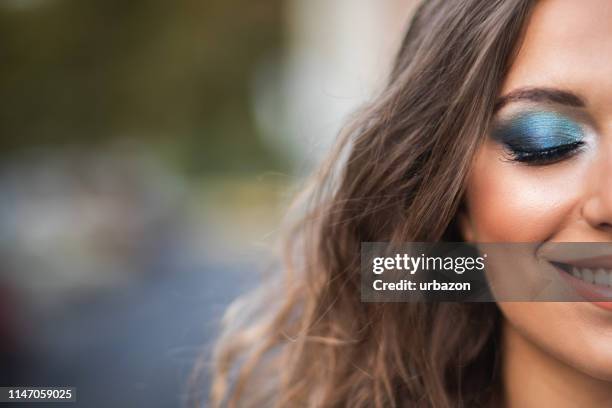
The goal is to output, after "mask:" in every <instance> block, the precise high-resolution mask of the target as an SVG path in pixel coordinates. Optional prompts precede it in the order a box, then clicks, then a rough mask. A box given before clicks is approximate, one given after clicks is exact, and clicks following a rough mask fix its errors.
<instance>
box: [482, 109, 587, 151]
mask: <svg viewBox="0 0 612 408" xmlns="http://www.w3.org/2000/svg"><path fill="white" fill-rule="evenodd" d="M491 136H492V137H493V139H494V140H496V141H498V142H500V143H503V144H505V145H506V146H507V147H509V148H510V149H512V150H514V151H517V152H531V151H543V150H548V149H553V148H556V147H559V146H565V145H569V144H574V143H578V142H580V141H581V140H582V138H583V137H584V133H583V130H582V128H581V127H580V125H579V124H578V123H576V122H575V121H574V120H572V119H570V118H568V117H567V116H564V115H561V114H559V113H557V112H546V111H535V112H525V113H520V114H518V115H516V116H514V117H512V118H510V119H508V120H505V121H503V122H502V123H500V124H498V125H496V126H494V127H493V131H492V134H491Z"/></svg>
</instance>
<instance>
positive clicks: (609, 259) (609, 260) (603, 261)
mask: <svg viewBox="0 0 612 408" xmlns="http://www.w3.org/2000/svg"><path fill="white" fill-rule="evenodd" d="M551 262H553V263H560V264H566V265H571V266H575V267H577V268H589V269H599V268H602V269H612V255H607V256H598V257H594V258H581V259H554V260H552V259H551Z"/></svg>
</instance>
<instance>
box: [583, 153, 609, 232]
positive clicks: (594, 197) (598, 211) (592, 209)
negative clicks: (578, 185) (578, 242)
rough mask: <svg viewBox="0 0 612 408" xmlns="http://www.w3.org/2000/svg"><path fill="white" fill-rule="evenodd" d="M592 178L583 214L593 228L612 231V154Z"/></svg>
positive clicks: (605, 159)
mask: <svg viewBox="0 0 612 408" xmlns="http://www.w3.org/2000/svg"><path fill="white" fill-rule="evenodd" d="M602 164H603V165H602V166H599V168H598V169H597V170H598V171H597V173H596V174H595V175H594V177H593V178H592V179H591V181H592V182H593V184H592V189H591V192H590V194H589V196H588V198H587V200H586V201H585V202H584V204H583V206H582V216H583V218H584V219H585V220H586V222H587V223H588V224H589V225H590V226H591V227H593V228H595V229H598V230H602V231H606V232H612V155H607V157H606V158H604V162H603V163H602Z"/></svg>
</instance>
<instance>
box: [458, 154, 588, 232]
mask: <svg viewBox="0 0 612 408" xmlns="http://www.w3.org/2000/svg"><path fill="white" fill-rule="evenodd" d="M577 165H578V164H575V163H570V162H568V163H558V164H554V165H550V166H544V167H535V166H526V165H523V164H521V163H516V162H509V161H507V160H505V159H504V158H503V156H502V154H501V153H500V151H499V149H498V148H495V147H493V146H491V143H486V144H485V145H484V146H483V147H482V148H481V149H480V151H479V152H478V154H477V156H476V160H475V163H474V166H473V169H472V172H471V176H470V178H469V180H468V185H467V191H466V197H465V198H466V203H467V208H468V214H467V215H468V223H469V225H470V227H469V228H470V229H471V232H472V235H471V236H472V238H473V240H474V241H480V242H538V241H544V240H546V239H548V238H550V237H551V236H552V235H554V234H555V233H556V232H558V231H559V230H560V229H561V228H562V227H563V225H564V224H566V223H567V221H568V219H569V218H571V217H572V216H573V212H574V211H575V208H576V203H577V201H578V200H579V197H580V195H581V194H580V188H581V184H583V183H582V182H583V181H584V180H583V172H582V171H577V169H576V166H577Z"/></svg>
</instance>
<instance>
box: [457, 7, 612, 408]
mask: <svg viewBox="0 0 612 408" xmlns="http://www.w3.org/2000/svg"><path fill="white" fill-rule="evenodd" d="M611 21H612V2H610V1H609V0H582V1H568V0H544V1H540V2H539V3H538V4H537V6H536V8H535V10H534V13H533V15H532V17H531V18H530V20H529V22H528V25H527V30H526V33H525V38H524V42H523V43H522V45H521V48H520V49H519V53H518V55H517V58H516V59H515V60H514V62H513V64H512V66H511V69H510V71H509V73H508V76H507V78H506V80H505V82H504V84H503V86H502V92H501V95H502V96H503V95H507V94H509V93H510V92H513V91H515V90H517V89H521V88H533V87H538V88H553V89H561V90H565V91H570V92H572V93H574V94H576V95H579V96H580V97H581V98H582V99H583V100H584V101H585V102H586V104H585V106H584V107H568V106H557V105H556V104H554V103H550V102H546V103H542V102H534V101H521V100H517V101H513V102H510V103H508V104H507V105H506V106H504V107H503V108H502V109H501V110H500V111H499V113H498V115H499V116H504V115H509V114H512V112H513V111H516V110H521V109H536V110H537V109H544V110H549V109H553V110H556V111H561V112H563V113H564V114H568V115H570V116H572V117H575V118H577V120H579V121H580V123H581V125H583V126H584V128H585V129H586V131H585V133H586V136H585V141H586V148H585V150H584V151H583V152H581V153H580V154H577V155H576V156H574V157H572V158H570V159H567V160H562V161H559V162H556V163H554V164H550V165H545V166H528V165H525V164H523V163H518V162H512V161H509V160H508V159H507V153H506V152H505V151H504V149H503V147H502V146H500V143H499V142H496V141H494V140H492V139H491V138H489V139H488V140H487V141H486V142H485V143H484V145H483V146H482V147H481V148H480V150H479V151H478V152H477V156H476V159H475V162H474V165H473V169H472V170H473V171H472V172H471V173H470V177H469V180H468V185H467V191H466V197H465V200H466V204H467V210H466V213H464V214H463V215H462V225H463V233H464V236H465V238H466V240H467V241H475V242H544V243H547V242H610V241H612V68H611V67H612V24H610V22H611ZM499 306H500V308H501V310H502V313H503V315H504V316H505V323H504V329H503V344H504V346H503V350H504V351H503V353H504V355H503V382H504V387H505V392H506V404H507V406H508V407H510V408H514V407H522V408H525V407H527V408H529V407H543V406H547V407H548V406H551V407H552V406H554V407H561V408H563V407H587V406H588V407H591V406H593V407H595V406H612V311H609V310H604V309H601V308H598V307H597V306H595V305H593V304H592V303H589V302H575V303H570V302H566V303H559V302H558V303H546V302H533V303H521V302H500V304H499Z"/></svg>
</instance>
